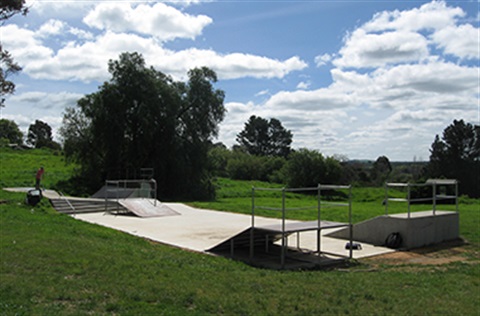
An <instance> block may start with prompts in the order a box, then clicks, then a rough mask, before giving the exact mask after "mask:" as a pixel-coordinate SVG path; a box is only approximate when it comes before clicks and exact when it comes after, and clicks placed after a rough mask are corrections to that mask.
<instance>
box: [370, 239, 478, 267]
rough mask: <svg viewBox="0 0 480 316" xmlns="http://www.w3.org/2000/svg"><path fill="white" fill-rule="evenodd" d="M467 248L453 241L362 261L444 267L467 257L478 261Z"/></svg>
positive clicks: (463, 242)
mask: <svg viewBox="0 0 480 316" xmlns="http://www.w3.org/2000/svg"><path fill="white" fill-rule="evenodd" d="M467 246H468V244H467V243H466V242H465V241H463V240H455V241H451V242H445V243H442V244H438V245H434V246H431V247H424V248H418V249H413V250H409V251H397V252H392V253H388V254H385V255H380V256H375V257H371V258H367V259H364V260H365V262H366V263H368V264H371V265H377V264H387V265H406V264H417V265H444V264H448V263H452V262H459V261H467V260H468V258H469V257H470V258H472V257H473V258H475V257H476V258H475V259H480V258H479V256H478V253H475V252H474V251H472V250H471V249H468V247H467Z"/></svg>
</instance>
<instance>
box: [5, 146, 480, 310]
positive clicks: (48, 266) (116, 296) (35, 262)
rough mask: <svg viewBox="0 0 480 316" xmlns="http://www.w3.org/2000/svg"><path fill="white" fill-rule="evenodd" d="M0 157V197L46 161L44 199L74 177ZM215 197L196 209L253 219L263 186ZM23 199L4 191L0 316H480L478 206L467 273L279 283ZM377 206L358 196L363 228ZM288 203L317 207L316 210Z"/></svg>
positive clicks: (328, 275) (50, 166)
mask: <svg viewBox="0 0 480 316" xmlns="http://www.w3.org/2000/svg"><path fill="white" fill-rule="evenodd" d="M0 155H1V158H0V168H1V170H0V175H1V186H2V187H7V186H25V185H30V184H31V183H32V182H33V181H31V179H33V172H34V171H35V170H36V168H37V165H38V164H39V163H40V160H42V161H41V163H42V164H43V165H44V166H45V168H46V170H47V172H48V173H47V174H46V178H45V186H46V187H49V186H50V185H52V186H54V185H55V184H54V183H53V182H54V181H59V180H66V179H67V178H68V175H69V172H70V171H71V170H72V169H71V168H72V167H71V166H65V164H64V162H63V159H62V157H61V156H55V155H52V154H51V153H50V152H43V151H27V152H14V151H5V150H3V149H0ZM27 162H28V163H27ZM47 179H49V180H51V181H52V182H47ZM217 185H218V186H219V188H218V199H217V201H215V202H211V203H194V204H195V205H197V206H202V207H207V208H211V209H221V210H225V211H234V212H247V213H248V212H249V211H250V207H251V206H250V203H251V202H250V199H249V196H250V188H251V186H252V185H254V186H267V185H268V184H265V183H254V182H237V181H231V180H228V179H219V180H218V182H217ZM24 197H25V196H24V194H21V193H10V192H6V191H4V190H0V202H1V203H0V315H32V314H33V315H86V314H89V315H91V314H95V315H97V314H100V315H185V314H188V315H211V314H213V315H321V314H354V315H366V314H368V315H377V314H396V315H402V314H403V315H433V314H435V315H436V314H446V315H452V314H456V315H478V314H479V312H480V270H479V267H480V265H479V262H480V261H479V260H480V255H479V245H480V239H479V235H480V234H479V231H480V230H479V226H480V222H479V215H480V214H479V212H480V210H479V201H478V200H470V199H462V203H461V204H460V214H461V215H460V216H461V234H462V236H463V237H465V238H466V239H467V240H468V241H469V244H467V245H463V246H461V247H456V248H455V251H456V255H457V256H460V257H461V258H462V260H460V261H458V260H457V261H455V262H451V263H445V264H441V265H440V264H415V263H401V262H400V263H398V262H397V263H392V262H386V261H378V262H377V261H375V260H374V259H369V260H360V261H358V262H357V263H356V264H353V265H352V266H351V267H350V268H348V269H337V270H328V271H272V270H265V269H258V268H253V267H250V266H248V265H245V264H243V263H240V262H236V261H232V260H229V259H225V258H221V257H214V256H209V255H204V254H199V253H192V252H189V251H184V250H181V249H176V248H172V247H169V246H165V245H162V244H158V243H154V242H151V241H148V240H144V239H141V238H137V237H134V236H130V235H127V234H124V233H121V232H118V231H115V230H112V229H108V228H105V227H100V226H96V225H92V224H88V223H85V222H81V221H77V220H75V219H74V218H72V217H70V216H66V215H62V214H58V213H56V212H55V210H53V209H52V208H51V206H50V204H49V203H48V201H46V200H45V199H44V200H42V202H41V203H40V204H39V205H37V206H36V207H35V208H32V207H30V206H27V205H25V204H24V203H23V200H24ZM377 197H379V198H380V200H377ZM382 197H383V190H381V189H370V188H368V189H363V188H362V189H355V190H354V198H353V199H354V206H353V212H354V213H355V214H356V215H355V216H356V218H357V219H362V218H365V217H366V218H368V217H370V216H371V215H379V214H377V213H378V212H380V213H381V212H382V211H383V207H382V205H381V198H382ZM262 198H264V200H263V201H262V202H265V203H276V201H277V197H269V196H264V197H262ZM291 198H292V199H295V198H296V199H297V200H298V203H300V204H302V203H306V204H309V203H311V198H305V197H295V196H291ZM374 213H375V214H374ZM265 215H268V216H274V215H275V214H265ZM308 216H310V215H308V214H302V215H301V217H302V218H303V217H308ZM332 216H334V217H335V216H337V215H335V214H332ZM338 216H340V215H338ZM443 251H445V250H443ZM447 251H448V249H447ZM441 252H442V251H441Z"/></svg>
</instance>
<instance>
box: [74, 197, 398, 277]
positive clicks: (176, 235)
mask: <svg viewBox="0 0 480 316" xmlns="http://www.w3.org/2000/svg"><path fill="white" fill-rule="evenodd" d="M162 204H163V205H165V206H167V207H168V208H170V209H172V210H173V211H175V212H176V213H178V216H164V217H151V218H141V217H136V216H124V215H115V214H109V213H85V214H77V215H75V216H74V217H75V218H76V219H78V220H82V221H85V222H89V223H92V224H97V225H101V226H105V227H109V228H113V229H116V230H120V231H123V232H125V233H128V234H131V235H135V236H138V237H142V238H146V239H149V240H152V241H156V242H159V243H162V244H166V245H170V246H174V247H178V248H182V249H186V250H191V251H195V252H201V253H213V254H217V255H222V256H226V257H231V258H233V259H238V260H242V261H246V262H248V261H249V260H248V256H247V257H245V251H247V254H248V250H246V249H248V236H250V235H249V234H250V229H251V217H250V215H245V214H237V213H229V212H221V211H212V210H205V209H197V208H193V207H190V206H188V205H185V204H181V203H162ZM255 219H256V223H257V225H258V227H257V226H256V227H255V231H256V238H255V240H256V241H255V243H256V246H255V247H256V250H257V251H256V254H255V260H254V262H253V265H256V266H262V267H267V268H272V267H273V268H280V261H279V252H280V251H281V248H282V247H281V243H279V240H278V238H271V239H270V241H269V246H270V251H271V252H270V254H269V255H268V256H266V253H265V251H263V249H264V247H265V243H264V241H265V237H261V236H265V235H266V234H265V232H266V231H267V232H269V234H270V235H275V234H276V235H277V237H278V234H279V231H278V229H277V230H276V229H275V227H277V228H278V227H279V225H280V224H281V221H280V220H279V219H275V218H266V217H260V216H257V217H255ZM287 223H288V225H304V223H305V222H301V221H291V220H289V221H287ZM307 225H308V224H307ZM262 227H263V228H262ZM335 229H338V228H330V229H326V228H325V229H324V230H322V236H321V247H322V251H324V252H325V253H333V254H336V256H333V257H330V256H328V257H327V256H323V257H322V258H320V259H321V261H322V265H323V264H324V263H325V262H333V261H336V260H338V257H339V256H343V257H347V256H348V255H349V250H347V249H345V244H346V241H345V240H342V239H338V238H332V237H328V236H326V234H327V233H329V232H332V231H334V230H335ZM275 230H276V232H275ZM245 236H247V237H246V238H247V239H245ZM232 239H235V240H236V241H238V240H243V244H242V242H238V243H237V247H236V248H235V254H234V256H230V244H231V242H230V240H232ZM286 243H287V244H288V245H291V247H289V256H288V257H287V262H286V268H287V269H295V268H306V267H311V266H312V265H313V264H314V263H315V262H317V261H318V260H319V257H318V256H316V255H313V252H315V250H316V249H317V232H316V231H311V230H309V231H304V232H302V233H301V234H296V233H294V234H290V235H289V236H288V238H287V239H286ZM245 246H246V247H247V248H245ZM394 251H395V250H392V249H389V248H385V247H378V246H373V245H369V244H366V243H362V249H361V250H354V251H353V258H364V257H370V256H375V255H380V254H385V253H390V252H394ZM312 262H313V263H312ZM249 263H250V262H249Z"/></svg>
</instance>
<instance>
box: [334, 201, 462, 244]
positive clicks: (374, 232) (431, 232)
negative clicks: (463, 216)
mask: <svg viewBox="0 0 480 316" xmlns="http://www.w3.org/2000/svg"><path fill="white" fill-rule="evenodd" d="M459 226H460V217H459V214H458V212H453V211H441V210H436V211H433V210H429V211H420V212H413V213H410V214H409V213H399V214H390V215H382V216H377V217H375V218H372V219H369V220H366V221H363V222H360V223H357V224H355V225H354V226H353V238H354V239H355V240H358V241H360V242H365V243H369V244H372V245H384V244H385V243H386V239H387V238H388V236H389V235H390V234H392V233H399V234H400V236H401V239H402V242H401V244H400V245H399V247H401V248H402V249H407V250H408V249H414V248H419V247H423V246H429V245H433V244H438V243H441V242H444V241H451V240H456V239H458V238H460V231H459V230H460V228H459ZM329 236H330V237H335V238H343V239H347V238H348V237H349V230H348V229H341V230H338V231H336V232H333V233H330V234H329Z"/></svg>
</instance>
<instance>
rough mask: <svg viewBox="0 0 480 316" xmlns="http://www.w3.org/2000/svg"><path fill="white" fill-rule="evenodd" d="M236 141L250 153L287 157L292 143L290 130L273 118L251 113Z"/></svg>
mask: <svg viewBox="0 0 480 316" xmlns="http://www.w3.org/2000/svg"><path fill="white" fill-rule="evenodd" d="M237 142H238V143H239V144H240V146H241V147H244V148H245V149H246V151H247V152H248V153H249V154H251V155H258V156H278V157H287V156H288V154H289V153H290V150H291V149H290V144H291V143H292V132H291V131H289V130H286V129H285V128H284V127H283V126H282V124H281V122H280V121H279V120H277V119H275V118H272V119H270V121H267V120H266V119H264V118H261V117H257V116H255V115H252V116H251V117H250V119H249V120H248V122H246V123H245V127H244V129H243V131H241V132H240V133H239V134H238V135H237Z"/></svg>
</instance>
